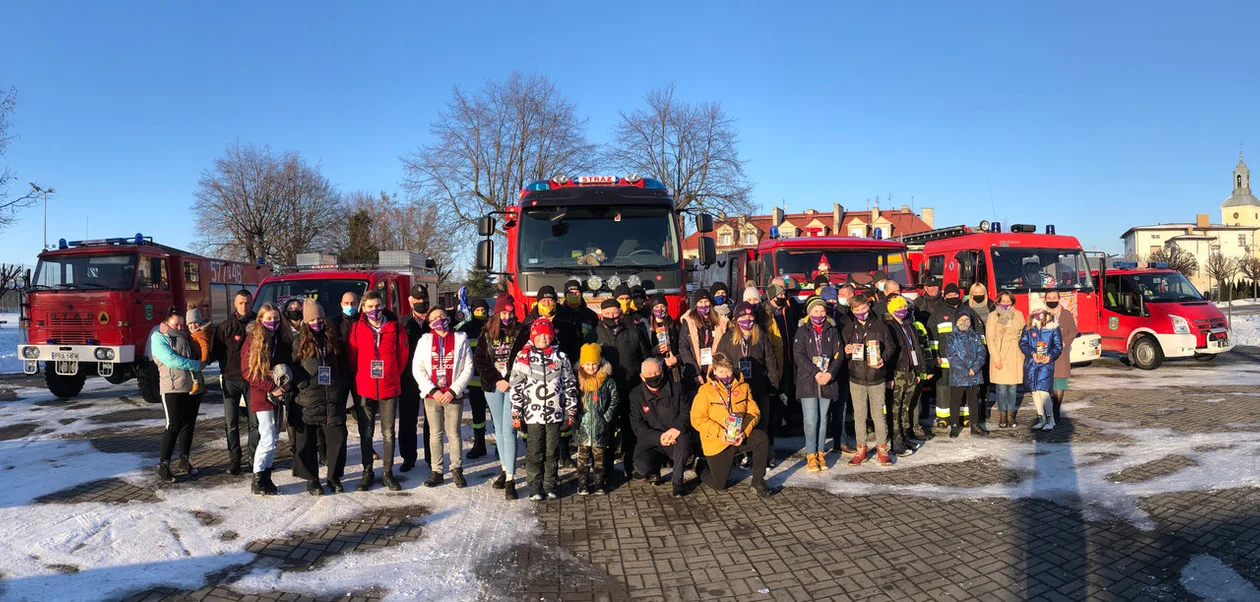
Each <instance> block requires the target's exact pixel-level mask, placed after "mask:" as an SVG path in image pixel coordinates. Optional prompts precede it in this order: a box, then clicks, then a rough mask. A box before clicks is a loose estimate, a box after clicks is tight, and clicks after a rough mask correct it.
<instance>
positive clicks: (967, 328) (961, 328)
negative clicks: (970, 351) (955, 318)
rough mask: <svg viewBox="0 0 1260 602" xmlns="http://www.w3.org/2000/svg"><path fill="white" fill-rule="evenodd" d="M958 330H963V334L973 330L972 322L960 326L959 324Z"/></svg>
mask: <svg viewBox="0 0 1260 602" xmlns="http://www.w3.org/2000/svg"><path fill="white" fill-rule="evenodd" d="M958 330H961V331H963V332H966V331H968V330H971V322H965V323H960V324H958Z"/></svg>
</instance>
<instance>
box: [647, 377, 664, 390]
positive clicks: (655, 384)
mask: <svg viewBox="0 0 1260 602" xmlns="http://www.w3.org/2000/svg"><path fill="white" fill-rule="evenodd" d="M643 382H645V383H647V386H649V387H652V388H653V389H659V388H661V387H662V386H663V385H664V384H665V375H664V374H657V375H656V376H652V377H649V378H647V379H645V380H644V381H643Z"/></svg>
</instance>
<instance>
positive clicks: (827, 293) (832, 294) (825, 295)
mask: <svg viewBox="0 0 1260 602" xmlns="http://www.w3.org/2000/svg"><path fill="white" fill-rule="evenodd" d="M821 296H822V300H823V301H836V302H839V301H840V295H839V294H838V293H836V289H834V288H832V287H830V286H828V287H826V288H824V289H823V290H822V295H821Z"/></svg>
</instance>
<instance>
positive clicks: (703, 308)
mask: <svg viewBox="0 0 1260 602" xmlns="http://www.w3.org/2000/svg"><path fill="white" fill-rule="evenodd" d="M712 307H713V306H712V305H697V306H696V313H698V314H700V315H702V316H707V315H709V310H710V309H712Z"/></svg>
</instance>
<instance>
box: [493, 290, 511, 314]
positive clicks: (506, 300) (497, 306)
mask: <svg viewBox="0 0 1260 602" xmlns="http://www.w3.org/2000/svg"><path fill="white" fill-rule="evenodd" d="M505 311H512V295H509V294H507V293H499V296H498V297H495V298H494V313H496V314H497V313H500V312H505Z"/></svg>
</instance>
